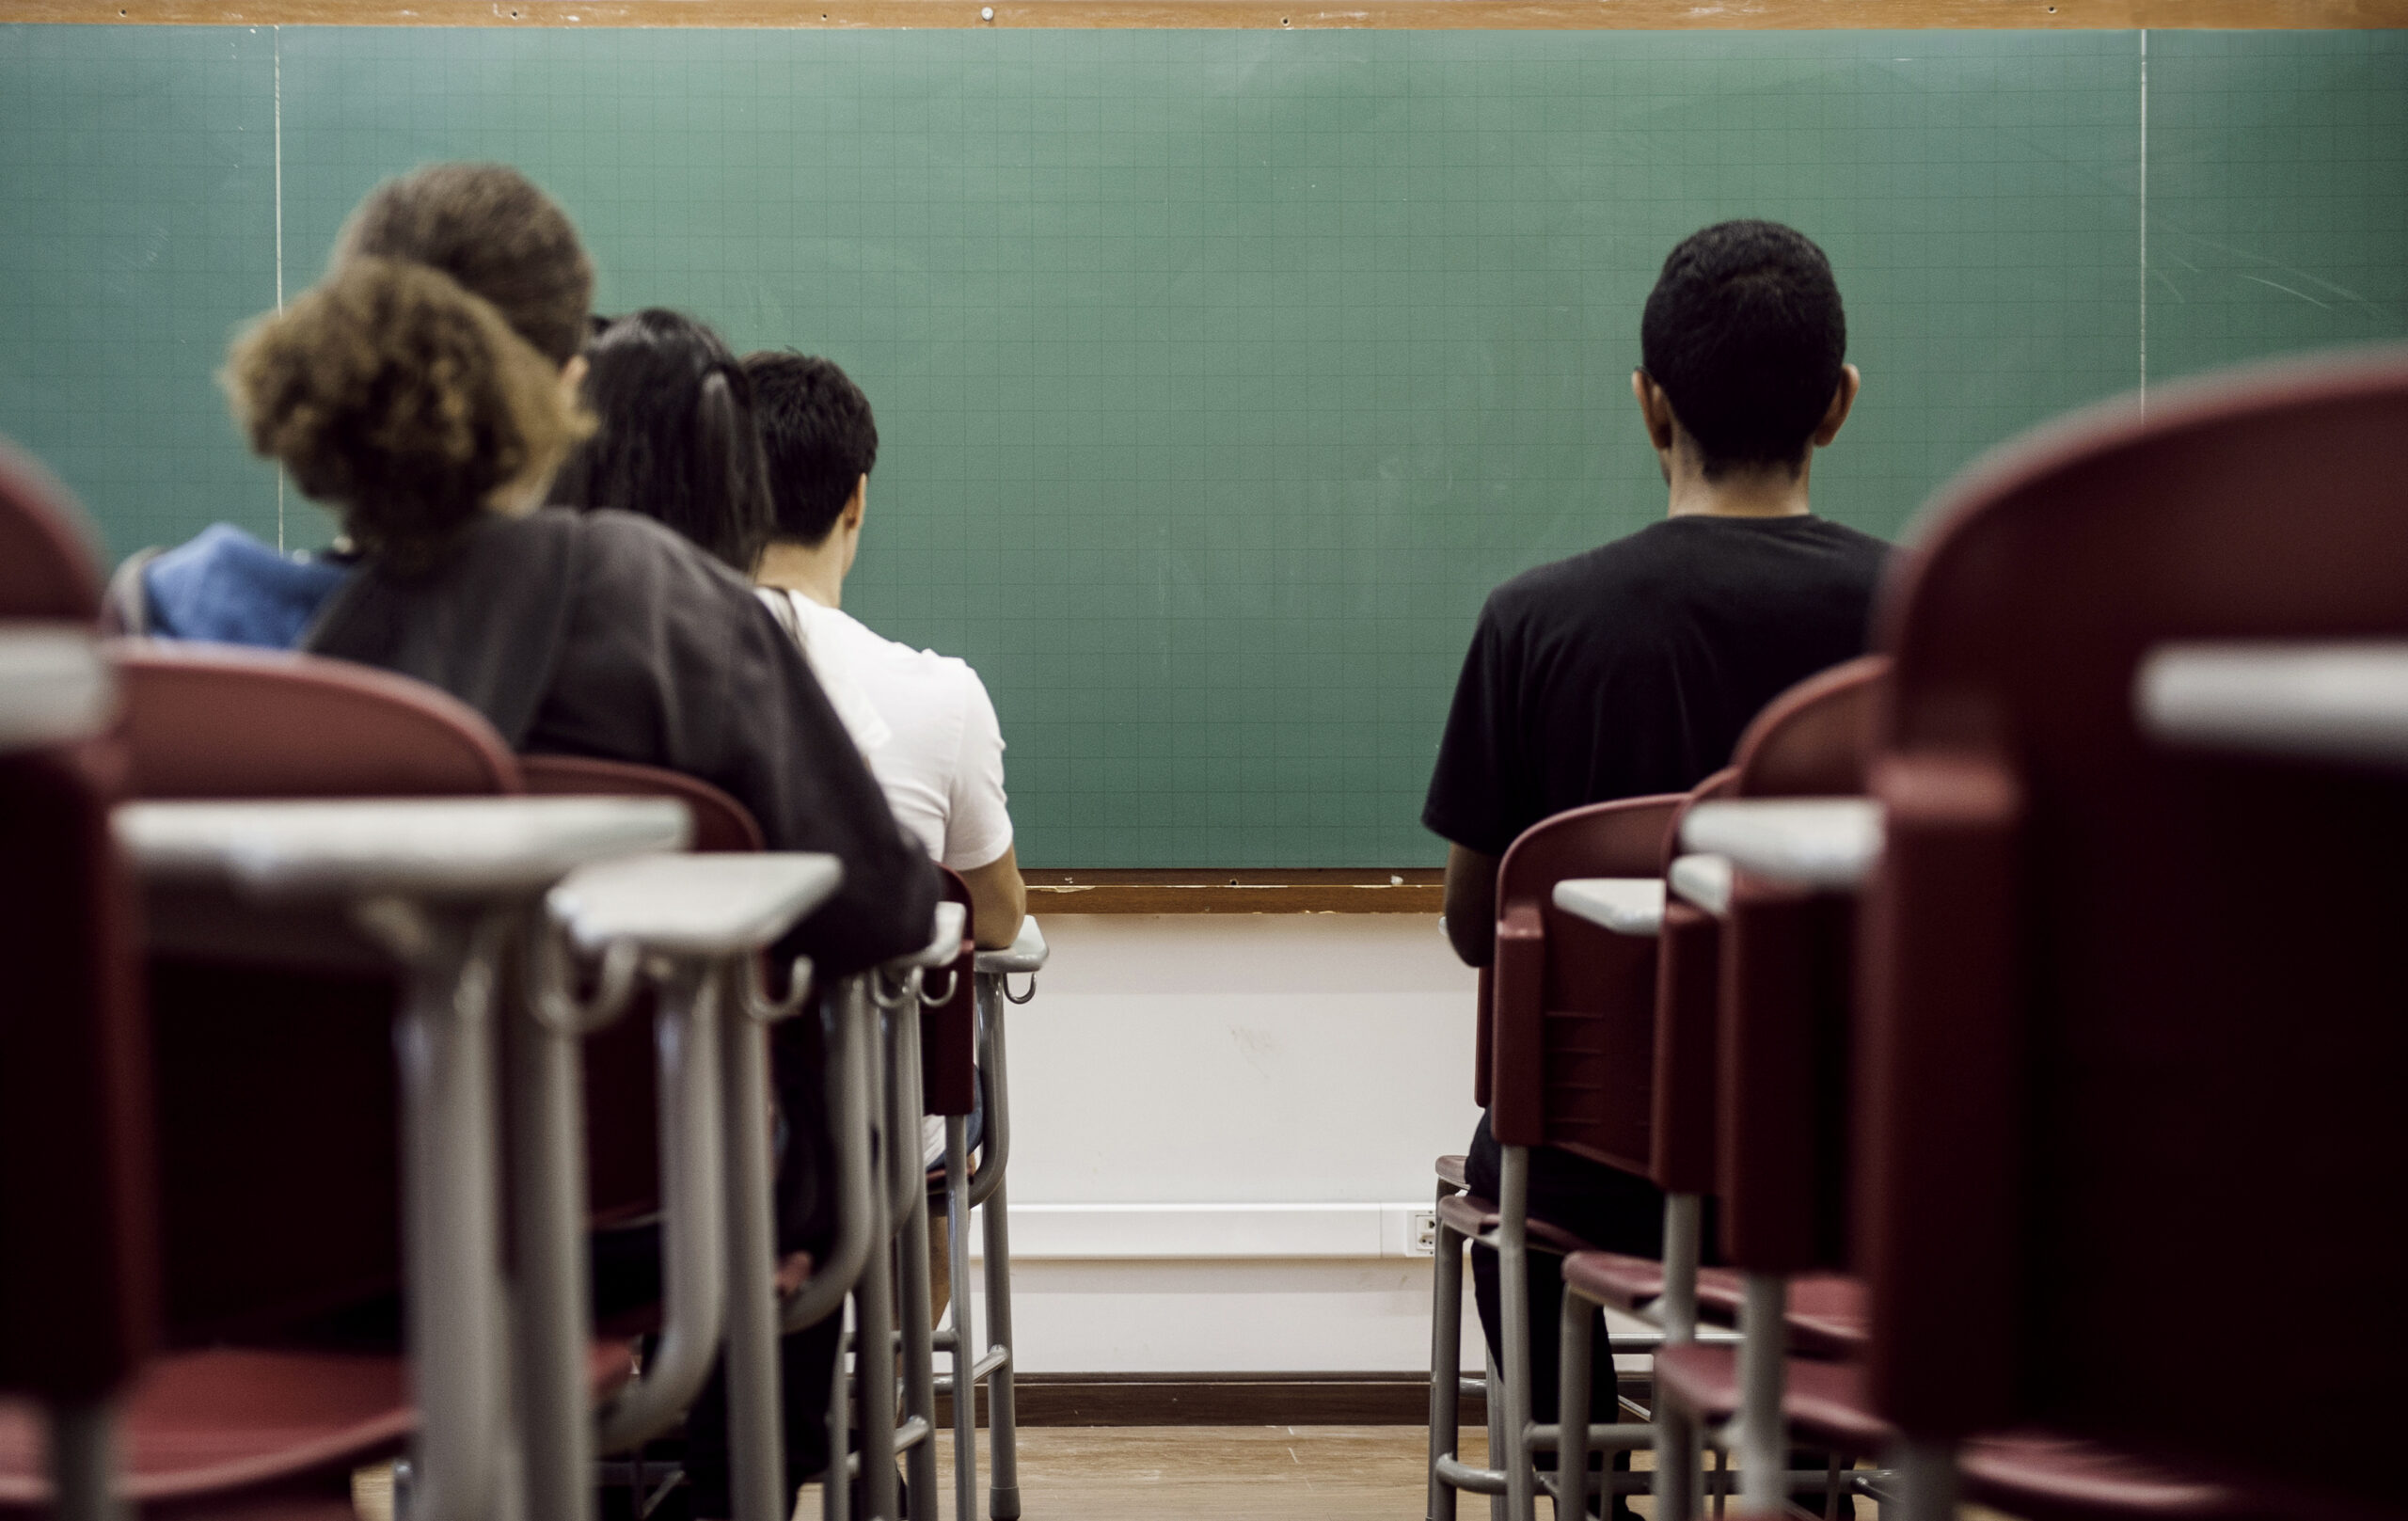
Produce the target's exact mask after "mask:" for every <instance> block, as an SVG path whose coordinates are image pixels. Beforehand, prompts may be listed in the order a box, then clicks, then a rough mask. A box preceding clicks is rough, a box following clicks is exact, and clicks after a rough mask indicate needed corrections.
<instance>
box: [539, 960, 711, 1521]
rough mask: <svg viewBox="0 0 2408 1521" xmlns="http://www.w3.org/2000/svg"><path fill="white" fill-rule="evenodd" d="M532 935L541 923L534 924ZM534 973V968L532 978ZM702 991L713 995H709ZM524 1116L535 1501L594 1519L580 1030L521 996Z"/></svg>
mask: <svg viewBox="0 0 2408 1521" xmlns="http://www.w3.org/2000/svg"><path fill="white" fill-rule="evenodd" d="M533 932H534V933H537V934H540V933H542V932H543V930H542V929H541V928H540V927H536V928H534V930H533ZM529 975H530V976H531V975H532V974H531V973H530V974H529ZM705 996H709V995H708V994H705ZM499 1013H500V1014H501V1023H502V1031H503V1039H504V1041H505V1043H506V1046H507V1049H508V1051H509V1053H510V1061H509V1062H508V1063H507V1073H506V1078H507V1081H508V1083H509V1085H510V1089H511V1106H512V1109H513V1112H514V1116H515V1123H513V1124H512V1125H510V1126H509V1127H508V1128H507V1131H506V1133H505V1135H504V1142H505V1145H504V1149H505V1151H506V1153H507V1164H508V1166H509V1171H510V1185H511V1194H512V1200H511V1204H512V1207H511V1210H510V1231H511V1244H512V1247H513V1254H512V1255H513V1261H514V1268H515V1271H514V1277H515V1280H516V1281H515V1286H514V1287H515V1290H516V1295H515V1304H514V1305H513V1307H512V1308H513V1311H514V1313H513V1314H512V1315H511V1317H510V1321H511V1335H512V1339H513V1341H514V1342H515V1346H514V1348H513V1352H514V1354H515V1355H514V1356H513V1359H512V1361H513V1364H514V1370H515V1373H516V1384H517V1388H516V1390H515V1393H516V1398H517V1405H518V1411H517V1414H518V1420H519V1425H520V1429H521V1430H522V1431H523V1432H524V1433H525V1447H524V1451H523V1461H524V1472H525V1476H526V1485H527V1509H528V1511H529V1513H531V1514H534V1515H542V1516H558V1517H559V1518H560V1521H592V1518H593V1515H594V1418H593V1402H592V1396H591V1393H590V1391H589V1386H588V1384H587V1381H586V1356H587V1355H586V1342H587V1337H588V1335H589V1331H588V1327H589V1325H590V1324H591V1322H592V1319H593V1317H592V1315H591V1314H590V1312H589V1310H588V1307H587V1293H588V1288H587V1279H586V1266H585V1103H584V1092H583V1088H582V1086H581V1084H580V1082H579V1074H578V1048H579V1045H580V1035H581V1032H579V1031H578V1029H576V1028H574V1027H570V1028H561V1027H559V1026H557V1025H556V1024H555V1023H554V1022H551V1021H548V1020H545V1019H542V1018H539V1017H538V1015H537V1013H536V1011H535V1008H534V1007H533V1006H532V1004H531V1001H530V1000H528V999H524V998H518V999H512V1000H510V1002H509V1004H508V1005H507V1006H505V1007H504V1008H502V1009H501V1010H499Z"/></svg>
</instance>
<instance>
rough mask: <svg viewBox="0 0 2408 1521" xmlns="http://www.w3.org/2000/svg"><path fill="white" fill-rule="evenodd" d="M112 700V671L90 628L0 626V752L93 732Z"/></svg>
mask: <svg viewBox="0 0 2408 1521" xmlns="http://www.w3.org/2000/svg"><path fill="white" fill-rule="evenodd" d="M116 701H117V677H116V675H115V673H113V672H112V671H111V670H110V669H109V663H108V661H107V660H106V659H104V658H103V657H102V655H101V648H100V643H99V642H98V641H96V640H95V639H93V637H92V632H91V630H90V629H88V628H84V627H81V626H74V625H61V624H26V625H19V626H14V627H9V628H0V755H6V754H8V753H11V752H14V751H20V750H38V749H40V747H42V746H44V745H55V744H63V743H65V742H66V741H68V740H71V739H81V738H84V737H87V736H88V735H92V734H96V733H98V732H99V731H100V729H101V728H102V726H103V724H104V723H105V722H106V721H107V720H108V714H109V709H110V707H111V706H112V705H114V704H115V703H116Z"/></svg>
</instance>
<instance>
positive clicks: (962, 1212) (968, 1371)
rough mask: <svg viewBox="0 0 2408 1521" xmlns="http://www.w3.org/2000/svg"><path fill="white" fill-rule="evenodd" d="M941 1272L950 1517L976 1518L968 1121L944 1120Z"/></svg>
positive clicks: (949, 1117) (975, 1362)
mask: <svg viewBox="0 0 2408 1521" xmlns="http://www.w3.org/2000/svg"><path fill="white" fill-rule="evenodd" d="M944 1220H945V1266H946V1267H947V1269H948V1270H949V1272H948V1274H947V1276H949V1277H950V1278H951V1280H952V1287H953V1514H954V1521H974V1518H975V1517H976V1516H977V1514H978V1383H979V1380H978V1372H977V1369H978V1347H979V1341H978V1339H977V1338H976V1337H975V1336H974V1335H972V1334H971V1319H972V1311H971V1306H970V1299H971V1293H970V1120H969V1117H967V1116H964V1115H947V1116H946V1117H945V1120H944Z"/></svg>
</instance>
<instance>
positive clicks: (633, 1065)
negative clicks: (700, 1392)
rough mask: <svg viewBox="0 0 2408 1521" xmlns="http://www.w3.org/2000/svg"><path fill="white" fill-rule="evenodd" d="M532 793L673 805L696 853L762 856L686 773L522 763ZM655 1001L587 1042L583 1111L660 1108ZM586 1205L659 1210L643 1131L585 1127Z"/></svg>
mask: <svg viewBox="0 0 2408 1521" xmlns="http://www.w3.org/2000/svg"><path fill="white" fill-rule="evenodd" d="M518 771H519V775H520V777H521V779H522V780H523V781H524V783H525V784H526V788H527V790H528V791H529V792H531V793H533V794H536V795H537V796H543V797H573V798H582V797H604V798H674V799H676V800H679V801H681V802H683V803H684V804H685V805H686V809H687V812H688V813H689V815H691V816H692V817H693V821H694V837H693V845H692V847H691V848H693V849H694V850H697V851H705V852H713V853H718V852H726V851H751V850H759V849H761V848H762V842H761V827H760V825H759V824H757V823H755V822H754V821H753V816H752V815H751V814H750V813H747V812H746V811H745V808H744V805H743V804H742V803H739V802H737V800H735V799H734V798H731V797H729V796H728V795H727V794H726V793H724V792H722V791H721V790H720V789H719V788H717V787H715V786H712V785H711V784H709V783H707V782H704V781H700V780H698V779H696V778H694V777H690V776H687V775H685V774H684V773H682V772H678V771H669V770H662V769H660V768H657V767H652V766H637V765H634V764H632V763H630V762H626V761H614V760H603V759H600V758H597V757H594V756H589V755H521V756H519V757H518ZM654 1009H655V994H654V990H653V989H652V987H651V986H650V985H649V984H648V983H647V984H644V985H642V987H640V988H639V990H637V992H636V993H635V995H634V997H633V999H632V1000H631V1001H630V1003H629V1004H628V1006H627V1007H626V1011H625V1012H623V1013H622V1014H621V1015H620V1016H619V1018H617V1019H616V1020H614V1021H612V1022H610V1024H608V1025H606V1026H604V1027H603V1028H602V1029H600V1030H598V1031H596V1032H594V1034H593V1035H590V1036H588V1037H586V1038H585V1048H584V1065H585V1112H586V1114H587V1115H589V1116H596V1115H616V1116H627V1115H650V1114H653V1113H655V1112H656V1111H657V1107H658V1105H659V1101H660V1096H659V1068H658V1064H657V1060H656V1059H655V1057H654V1054H653V1014H654ZM585 1179H586V1198H587V1204H588V1210H589V1212H590V1218H591V1220H592V1223H593V1224H594V1225H595V1226H596V1227H607V1226H611V1225H617V1224H621V1223H624V1222H626V1221H630V1220H635V1219H639V1218H641V1217H642V1216H644V1215H647V1214H650V1213H652V1212H655V1211H656V1210H657V1209H659V1207H660V1149H659V1147H658V1146H657V1144H656V1138H655V1134H654V1131H653V1129H652V1128H651V1127H650V1126H647V1125H641V1124H591V1123H589V1124H588V1125H587V1126H586V1127H585ZM652 1320H653V1316H652V1313H651V1312H650V1311H640V1312H636V1313H633V1314H631V1315H630V1316H628V1317H626V1318H623V1319H613V1320H612V1321H611V1322H610V1329H611V1330H613V1331H630V1330H651V1329H654V1326H653V1324H652Z"/></svg>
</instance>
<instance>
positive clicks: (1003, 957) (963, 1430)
mask: <svg viewBox="0 0 2408 1521" xmlns="http://www.w3.org/2000/svg"><path fill="white" fill-rule="evenodd" d="M1048 955H1049V952H1048V950H1047V947H1046V944H1045V935H1044V932H1043V931H1042V930H1040V929H1039V928H1038V925H1037V921H1036V920H1035V919H1034V918H1031V917H1026V916H1023V917H1022V920H1021V928H1020V934H1019V937H1018V938H1017V939H1015V940H1014V941H1013V942H1012V943H1011V944H1010V945H1009V946H1007V947H1006V948H1004V949H1002V950H992V951H979V952H977V953H976V954H975V955H974V957H973V958H972V963H971V964H972V972H971V988H972V990H973V997H974V999H975V1009H976V1018H977V1022H978V1026H977V1047H978V1070H979V1073H980V1081H981V1082H983V1083H984V1084H985V1085H986V1101H987V1114H986V1121H985V1132H984V1134H983V1135H982V1136H981V1137H980V1140H979V1159H978V1172H977V1176H976V1177H974V1178H973V1177H971V1176H970V1175H969V1174H970V1145H969V1141H970V1119H969V1117H968V1116H966V1115H947V1116H945V1117H944V1198H945V1224H946V1227H947V1229H946V1233H945V1245H946V1266H947V1268H948V1270H949V1272H948V1275H947V1277H948V1281H949V1282H950V1284H951V1285H952V1290H953V1298H952V1316H953V1321H952V1323H951V1324H950V1325H948V1326H946V1327H944V1328H943V1329H941V1330H939V1331H938V1332H937V1333H936V1336H935V1339H934V1342H935V1347H936V1350H937V1351H939V1352H942V1353H944V1354H945V1355H947V1357H948V1358H949V1360H950V1363H951V1368H952V1371H951V1372H949V1373H946V1374H943V1375H941V1376H940V1377H939V1378H938V1379H937V1381H936V1389H937V1392H938V1393H941V1394H947V1395H950V1396H952V1399H953V1452H954V1459H953V1463H954V1467H953V1475H954V1478H953V1491H954V1514H955V1516H956V1517H957V1518H959V1521H968V1518H970V1517H973V1516H975V1515H976V1514H977V1503H978V1390H979V1387H980V1386H982V1385H983V1386H985V1388H986V1391H987V1433H988V1435H987V1440H988V1450H989V1451H990V1454H991V1462H992V1465H993V1471H992V1474H991V1477H990V1483H989V1488H988V1492H987V1513H988V1515H989V1517H990V1521H1017V1518H1018V1516H1019V1515H1020V1513H1021V1497H1020V1433H1019V1423H1018V1411H1017V1409H1016V1408H1015V1405H1014V1401H1013V1389H1012V1372H1013V1364H1012V1257H1011V1211H1010V1204H1009V1198H1008V1196H1007V1195H1006V1192H1005V1182H1006V1169H1007V1168H1008V1167H1009V1166H1010V1165H1011V1154H1012V1130H1011V1078H1010V1070H1009V1069H1008V1067H1007V1066H1006V1062H1005V1054H1004V1009H1005V1007H1006V1006H1007V1005H1011V1004H1025V1003H1028V1002H1029V1001H1030V1000H1032V999H1034V998H1035V997H1036V996H1037V974H1038V972H1039V971H1041V970H1043V968H1044V966H1045V962H1046V959H1047V957H1048ZM1016 974H1025V975H1026V976H1027V977H1028V979H1029V982H1028V991H1027V993H1026V994H1025V995H1023V996H1021V997H1017V998H1016V997H1014V996H1012V991H1011V978H1012V977H1013V976H1014V975H1016ZM973 1210H976V1211H978V1212H979V1217H978V1219H979V1226H980V1230H981V1235H982V1240H981V1242H980V1249H981V1250H980V1257H981V1260H982V1261H983V1264H984V1267H985V1270H986V1297H987V1335H986V1337H985V1339H984V1344H983V1350H981V1342H980V1339H979V1338H978V1336H977V1335H976V1331H975V1327H974V1319H975V1311H974V1305H973V1300H974V1292H973V1286H972V1283H971V1277H970V1228H969V1216H970V1212H971V1211H973Z"/></svg>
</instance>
